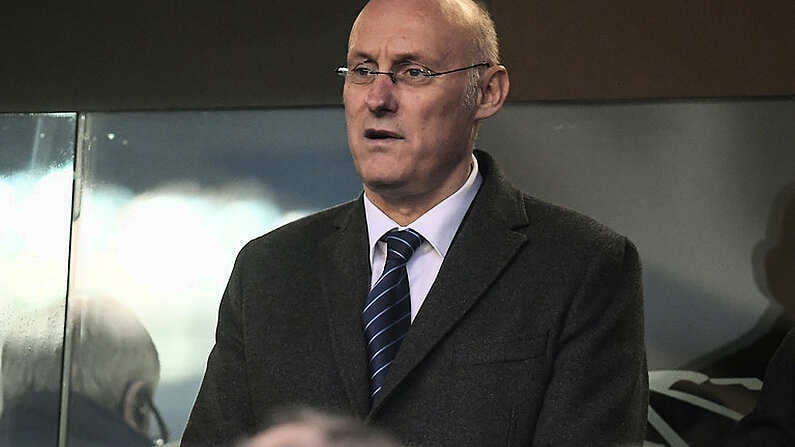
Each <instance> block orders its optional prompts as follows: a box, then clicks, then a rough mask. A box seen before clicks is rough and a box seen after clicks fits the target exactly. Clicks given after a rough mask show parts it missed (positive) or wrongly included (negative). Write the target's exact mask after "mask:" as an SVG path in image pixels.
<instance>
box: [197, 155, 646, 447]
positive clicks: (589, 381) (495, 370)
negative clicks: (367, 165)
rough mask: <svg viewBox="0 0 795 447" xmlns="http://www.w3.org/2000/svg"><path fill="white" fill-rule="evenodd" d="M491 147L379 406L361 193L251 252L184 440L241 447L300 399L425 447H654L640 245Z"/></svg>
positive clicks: (241, 263) (240, 265) (224, 314)
mask: <svg viewBox="0 0 795 447" xmlns="http://www.w3.org/2000/svg"><path fill="white" fill-rule="evenodd" d="M476 156H477V157H478V163H479V166H480V172H481V173H482V175H483V185H482V186H481V189H480V191H479V192H478V195H477V197H476V198H475V200H474V202H473V203H472V206H471V208H470V210H469V212H468V214H467V215H466V217H465V218H464V221H463V223H462V224H461V227H460V228H459V230H458V233H457V235H456V236H455V239H454V240H453V243H452V245H451V247H450V249H449V251H448V253H447V257H446V258H445V260H444V263H443V264H442V267H441V270H440V271H439V276H438V277H437V279H436V282H435V283H434V284H433V287H432V288H431V290H430V292H429V293H428V296H427V298H426V300H425V303H424V304H423V307H422V308H421V309H420V311H419V313H418V315H417V317H416V319H415V320H414V322H413V324H412V326H411V329H410V331H409V334H408V336H407V337H406V338H405V339H404V341H403V343H402V346H401V347H400V351H399V352H398V354H397V357H396V359H395V361H394V363H393V364H392V366H391V367H390V370H389V373H388V375H387V378H386V384H385V385H384V388H383V390H382V391H381V393H380V394H379V400H378V401H377V402H375V403H374V405H373V406H372V408H371V407H370V403H369V401H368V371H367V350H366V347H365V343H364V337H363V335H362V334H363V332H362V320H361V311H362V307H363V303H364V300H365V298H366V296H367V291H368V287H369V281H370V276H371V275H370V266H369V261H368V259H367V258H368V246H367V226H366V223H365V217H364V207H363V204H362V199H361V198H359V199H358V200H355V201H352V202H349V203H346V204H343V205H340V206H337V207H334V208H331V209H328V210H325V211H322V212H320V213H318V214H315V215H312V216H309V217H306V218H304V219H301V220H298V221H296V222H293V223H291V224H288V225H286V226H284V227H282V228H279V229H277V230H274V231H272V232H270V233H268V234H266V235H265V236H262V237H260V238H258V239H255V240H253V241H251V242H250V243H248V244H247V245H246V246H245V247H244V248H243V249H242V251H241V252H240V254H239V256H238V258H237V261H236V263H235V267H234V270H233V272H232V275H231V278H230V280H229V284H228V286H227V289H226V292H225V293H224V296H223V299H222V301H221V306H220V311H219V319H218V328H217V333H216V344H215V346H214V348H213V350H212V353H211V354H210V357H209V359H208V362H207V370H206V373H205V376H204V381H203V383H202V386H201V391H200V392H199V396H198V398H197V400H196V404H195V406H194V408H193V412H192V414H191V417H190V421H189V423H188V426H187V428H186V430H185V435H184V438H183V443H182V445H183V446H184V447H192V446H220V445H229V444H230V443H231V441H233V440H235V439H237V438H239V437H240V436H244V435H247V434H250V433H252V432H254V431H255V430H257V429H260V428H262V426H263V424H264V422H265V421H266V420H267V418H268V415H269V413H270V412H271V411H273V410H274V409H275V408H279V407H284V406H294V405H296V404H298V405H310V406H314V407H319V408H322V409H328V410H332V411H335V412H343V413H347V414H351V415H354V416H356V417H360V418H363V419H366V420H367V421H368V422H369V423H373V424H376V425H379V426H382V427H384V428H386V429H387V430H389V431H391V432H392V433H394V434H395V435H397V436H398V437H399V438H400V440H401V441H403V442H404V443H406V444H407V445H410V446H424V447H444V446H450V447H485V446H530V445H534V446H536V445H537V446H564V445H565V446H577V447H582V446H592V445H593V446H617V445H624V444H626V443H629V442H640V441H641V440H642V439H643V435H644V429H645V424H646V409H647V394H648V379H647V371H646V360H645V350H644V342H643V305H642V296H641V295H642V294H641V284H640V266H639V261H638V255H637V252H636V250H635V248H634V247H633V245H632V244H631V243H630V242H628V241H627V240H626V239H625V238H624V237H622V236H620V235H617V234H616V233H614V232H612V231H611V230H609V229H607V228H605V227H604V226H602V225H600V224H598V223H596V222H594V221H593V220H590V219H589V218H586V217H584V216H582V215H580V214H577V213H575V212H572V211H569V210H565V209H562V208H559V207H556V206H553V205H549V204H547V203H544V202H541V201H539V200H536V199H534V198H531V197H528V196H526V195H524V194H522V193H521V192H520V191H517V190H516V189H514V188H513V187H512V186H510V185H509V184H508V183H507V182H506V181H505V180H504V179H503V178H502V176H501V174H500V173H499V171H498V169H497V168H496V166H495V165H494V162H493V161H492V159H491V157H489V156H488V155H487V154H485V153H483V152H479V151H476Z"/></svg>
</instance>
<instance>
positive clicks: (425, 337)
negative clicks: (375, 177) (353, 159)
mask: <svg viewBox="0 0 795 447" xmlns="http://www.w3.org/2000/svg"><path fill="white" fill-rule="evenodd" d="M475 156H476V157H477V159H478V163H479V166H480V169H481V174H482V175H483V185H482V186H481V188H480V191H479V192H478V195H477V196H476V197H475V200H474V201H473V202H472V205H471V206H470V209H469V211H468V212H467V215H466V217H464V221H463V222H462V223H461V226H460V227H459V230H458V233H457V234H456V236H455V237H454V239H453V243H452V245H451V246H450V249H449V251H448V253H447V256H446V257H445V260H444V262H443V263H442V267H441V269H440V271H439V274H438V276H437V278H436V281H435V282H434V284H433V286H432V287H431V290H430V291H429V293H428V296H427V298H426V299H425V303H424V304H423V306H422V308H421V309H420V311H419V313H418V314H417V317H416V319H415V320H414V322H413V323H412V326H411V329H410V330H409V333H408V335H407V337H406V339H405V340H404V341H403V343H402V345H401V347H400V350H399V351H398V354H397V357H396V358H395V361H394V363H393V364H392V366H391V367H390V371H389V373H388V374H387V378H386V383H385V384H384V388H383V389H382V391H381V393H379V398H378V400H377V401H376V402H375V403H374V404H373V406H372V409H370V402H369V396H368V387H369V374H368V371H367V362H368V360H367V348H366V345H365V343H364V336H363V335H362V334H363V329H362V321H361V309H362V306H363V303H364V300H365V297H366V296H367V291H368V287H369V277H370V264H369V260H368V258H367V254H368V252H369V251H368V246H367V245H368V243H367V224H366V222H365V218H364V206H363V204H362V198H361V197H359V199H358V200H356V201H354V202H350V203H349V204H347V205H345V208H347V209H345V210H344V211H342V212H340V213H339V215H338V217H337V219H336V220H335V222H334V226H335V227H336V231H332V234H331V235H330V236H329V238H327V239H326V241H325V242H324V245H325V247H324V250H323V252H324V253H326V255H327V257H328V258H327V259H326V260H325V261H326V262H327V263H328V265H329V266H330V268H329V269H324V270H323V271H324V272H325V273H326V274H327V276H326V277H324V278H323V284H324V285H325V289H324V294H325V295H326V297H327V299H328V300H329V302H328V306H329V324H330V327H331V336H332V341H333V343H332V345H333V350H334V356H335V360H336V362H337V365H338V368H339V371H340V374H341V377H342V379H343V382H344V383H345V389H346V392H347V394H348V397H349V400H350V403H351V407H352V409H353V411H354V413H356V414H359V415H365V414H367V413H368V410H369V412H370V413H369V414H370V415H371V416H372V415H373V414H374V413H376V412H377V411H378V410H379V408H380V407H381V406H383V404H384V402H386V401H388V399H389V395H390V393H391V392H392V391H393V390H394V389H395V388H396V387H397V386H398V385H399V384H400V382H402V381H403V380H404V379H405V378H406V376H408V375H409V374H410V373H411V371H412V370H414V368H416V367H417V366H418V365H419V364H420V363H421V362H422V360H423V359H424V358H425V357H426V356H427V355H428V353H429V352H430V351H431V350H432V349H433V347H434V346H435V345H436V344H437V343H438V342H439V341H440V340H441V339H442V338H443V337H444V336H445V335H446V334H447V333H448V332H449V331H450V330H451V329H452V328H453V327H454V326H455V324H456V322H457V321H458V320H460V319H461V318H462V317H463V316H464V314H465V313H466V312H467V311H468V310H469V308H470V307H472V305H473V304H474V303H475V302H477V300H478V299H479V298H480V297H481V296H482V295H483V294H484V293H485V291H486V290H487V289H488V288H489V286H490V285H491V283H492V282H493V281H494V280H495V279H496V278H497V276H499V274H500V272H501V271H502V270H503V269H504V268H505V266H506V265H507V264H508V263H509V262H510V260H511V259H512V258H513V256H514V254H515V253H516V251H517V250H519V248H521V247H522V246H523V245H524V244H525V242H526V236H525V234H524V233H522V232H519V231H516V230H518V229H520V228H522V227H525V226H527V225H528V224H529V217H528V215H527V212H526V210H525V207H524V200H523V197H522V194H521V192H519V191H517V190H516V189H514V188H513V187H512V186H510V185H509V184H508V183H507V182H506V181H505V179H504V178H503V177H502V174H501V172H500V171H499V169H498V167H497V166H496V164H495V163H494V160H493V159H492V158H491V157H490V156H489V155H488V154H486V153H485V152H481V151H475Z"/></svg>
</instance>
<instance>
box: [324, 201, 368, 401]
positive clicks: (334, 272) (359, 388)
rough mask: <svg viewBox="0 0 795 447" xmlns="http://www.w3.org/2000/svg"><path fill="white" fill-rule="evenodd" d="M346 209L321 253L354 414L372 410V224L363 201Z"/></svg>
mask: <svg viewBox="0 0 795 447" xmlns="http://www.w3.org/2000/svg"><path fill="white" fill-rule="evenodd" d="M344 206H348V208H350V209H349V212H343V213H341V216H340V217H339V218H338V219H337V220H336V221H335V227H336V228H335V229H334V230H332V231H331V233H330V235H329V237H328V238H327V239H326V240H325V241H324V243H323V247H321V248H322V250H321V253H324V255H325V256H326V259H324V260H323V261H322V262H321V265H326V266H327V267H328V268H326V269H323V270H322V276H323V278H322V284H323V293H324V295H325V297H326V299H327V302H328V309H329V311H328V315H329V327H331V338H332V340H331V341H332V349H333V351H334V358H335V361H336V363H337V368H338V370H339V373H340V376H341V377H342V380H343V382H344V383H345V391H346V392H347V394H348V398H349V400H350V404H351V408H352V410H353V413H354V414H359V415H361V416H364V415H366V414H367V412H368V411H369V409H370V398H369V394H368V390H369V373H368V370H367V362H368V360H367V347H366V346H365V344H364V336H363V335H362V317H361V311H362V306H363V303H364V299H365V297H366V296H367V290H368V288H369V285H370V284H369V283H370V262H369V260H368V259H367V254H368V253H369V248H368V246H367V226H366V224H365V218H364V208H363V205H362V200H361V198H359V200H358V201H356V202H353V203H352V204H349V205H344Z"/></svg>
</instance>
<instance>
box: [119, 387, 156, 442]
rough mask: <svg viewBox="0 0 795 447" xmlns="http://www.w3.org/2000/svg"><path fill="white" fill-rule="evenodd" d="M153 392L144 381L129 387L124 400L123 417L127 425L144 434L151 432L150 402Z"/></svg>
mask: <svg viewBox="0 0 795 447" xmlns="http://www.w3.org/2000/svg"><path fill="white" fill-rule="evenodd" d="M151 393H152V391H151V390H150V389H149V387H148V386H146V383H144V382H143V381H142V380H135V381H133V382H132V383H130V386H128V387H127V391H125V393H124V397H123V400H122V416H123V417H124V421H125V422H127V425H129V426H130V427H132V428H134V429H135V430H138V431H140V432H142V433H147V432H148V431H149V401H150V399H151Z"/></svg>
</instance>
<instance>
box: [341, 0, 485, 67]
mask: <svg viewBox="0 0 795 447" xmlns="http://www.w3.org/2000/svg"><path fill="white" fill-rule="evenodd" d="M396 4H400V6H401V7H410V8H412V9H413V10H414V11H415V12H416V14H417V16H418V17H426V18H427V17H428V16H437V17H439V18H444V20H445V21H447V22H448V23H449V24H450V25H452V26H453V27H454V29H456V30H457V31H456V32H455V34H454V36H455V37H456V38H457V39H459V41H460V42H461V43H462V45H463V47H462V48H463V49H464V51H465V52H466V57H467V58H469V60H470V61H471V63H478V62H489V63H491V64H495V65H496V64H498V63H499V61H500V53H499V45H498V40H497V32H496V30H495V28H494V22H493V21H492V20H491V17H490V16H489V13H488V12H487V11H486V10H485V9H484V8H483V7H481V6H480V5H479V4H478V3H476V2H474V1H472V0H371V1H370V2H368V3H367V5H365V7H364V8H363V9H362V11H361V12H360V13H359V16H358V17H357V18H356V21H355V22H354V24H353V28H352V29H351V39H353V38H354V36H355V33H356V31H357V25H358V24H359V22H360V20H361V19H362V17H363V16H365V15H367V14H371V13H374V12H375V13H383V11H389V10H394V9H395V5H396ZM351 43H352V42H351V41H349V48H350V46H351Z"/></svg>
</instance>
